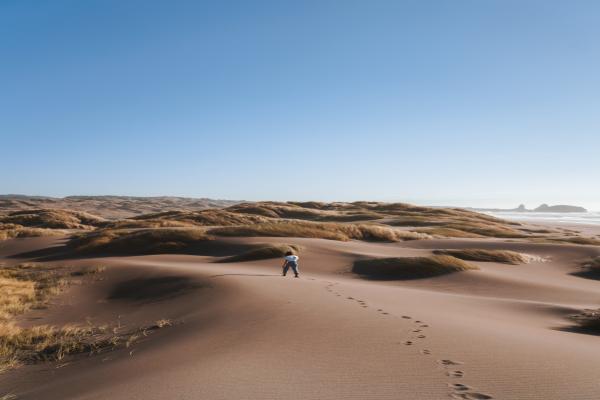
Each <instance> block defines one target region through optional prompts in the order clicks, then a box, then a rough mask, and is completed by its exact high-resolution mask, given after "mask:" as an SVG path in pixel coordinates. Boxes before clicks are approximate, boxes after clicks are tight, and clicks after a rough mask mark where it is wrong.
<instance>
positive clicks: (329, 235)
mask: <svg viewBox="0 0 600 400" xmlns="http://www.w3.org/2000/svg"><path fill="white" fill-rule="evenodd" d="M207 233H208V234H210V235H216V236H271V237H302V238H318V239H329V240H340V241H348V240H352V239H355V240H365V241H382V242H395V241H400V240H415V239H426V238H427V237H428V236H427V235H425V234H421V233H416V232H409V231H402V230H398V229H394V228H390V227H387V226H381V225H369V224H341V223H331V222H311V221H300V220H289V221H288V220H284V221H273V222H264V223H259V224H253V225H241V226H230V227H222V228H213V229H210V230H208V231H207Z"/></svg>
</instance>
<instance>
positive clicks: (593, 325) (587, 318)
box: [570, 309, 600, 333]
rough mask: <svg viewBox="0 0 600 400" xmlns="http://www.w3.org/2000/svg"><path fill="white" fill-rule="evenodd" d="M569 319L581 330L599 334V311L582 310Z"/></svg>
mask: <svg viewBox="0 0 600 400" xmlns="http://www.w3.org/2000/svg"><path fill="white" fill-rule="evenodd" d="M570 318H571V319H572V320H573V321H574V322H575V323H576V324H577V325H578V326H579V327H580V328H582V329H584V330H589V331H592V332H594V333H600V309H597V310H583V311H582V312H581V313H579V314H575V315H571V316H570Z"/></svg>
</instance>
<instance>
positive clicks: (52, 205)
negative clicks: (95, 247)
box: [0, 194, 240, 219]
mask: <svg viewBox="0 0 600 400" xmlns="http://www.w3.org/2000/svg"><path fill="white" fill-rule="evenodd" d="M239 203H240V201H234V200H215V199H207V198H200V199H195V198H189V197H170V196H160V197H132V196H68V197H63V198H59V197H44V196H27V195H19V194H6V195H0V212H3V211H16V210H31V209H63V210H72V211H83V212H89V213H92V214H94V215H98V216H100V217H103V218H107V219H120V218H130V217H134V216H136V215H141V214H148V213H155V212H163V211H177V210H183V211H198V210H205V209H208V208H223V207H229V206H232V205H235V204H239Z"/></svg>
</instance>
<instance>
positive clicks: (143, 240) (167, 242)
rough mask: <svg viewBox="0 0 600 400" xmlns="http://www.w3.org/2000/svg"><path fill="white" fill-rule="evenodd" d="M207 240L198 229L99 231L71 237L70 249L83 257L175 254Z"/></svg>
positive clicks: (203, 233)
mask: <svg viewBox="0 0 600 400" xmlns="http://www.w3.org/2000/svg"><path fill="white" fill-rule="evenodd" d="M207 240H210V237H209V236H207V235H206V232H205V231H204V229H200V228H180V229H178V228H161V229H141V230H127V229H102V230H98V231H95V232H90V233H87V234H84V235H79V236H76V237H73V238H72V239H71V240H70V241H69V244H68V245H69V247H71V248H72V249H73V250H74V251H75V252H78V253H85V254H96V253H108V254H157V253H176V252H181V251H186V250H189V249H191V248H193V247H194V246H195V245H197V244H198V243H199V242H204V241H207Z"/></svg>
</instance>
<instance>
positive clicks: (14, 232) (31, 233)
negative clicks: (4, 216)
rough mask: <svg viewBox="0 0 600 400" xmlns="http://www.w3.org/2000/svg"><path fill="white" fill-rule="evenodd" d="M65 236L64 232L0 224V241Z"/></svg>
mask: <svg viewBox="0 0 600 400" xmlns="http://www.w3.org/2000/svg"><path fill="white" fill-rule="evenodd" d="M65 234H66V232H65V231H62V230H58V229H46V228H28V227H25V226H22V225H18V224H2V223H0V240H6V239H15V238H24V237H38V236H61V235H65Z"/></svg>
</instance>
